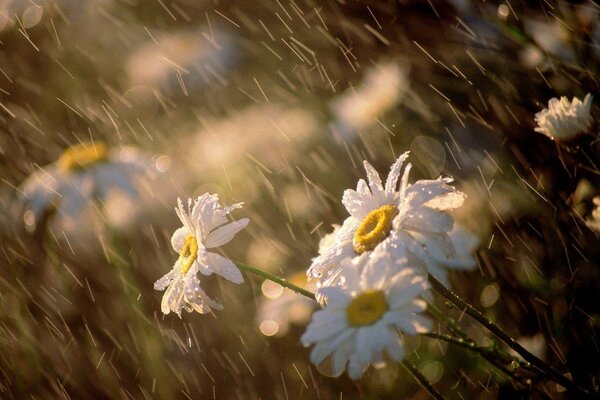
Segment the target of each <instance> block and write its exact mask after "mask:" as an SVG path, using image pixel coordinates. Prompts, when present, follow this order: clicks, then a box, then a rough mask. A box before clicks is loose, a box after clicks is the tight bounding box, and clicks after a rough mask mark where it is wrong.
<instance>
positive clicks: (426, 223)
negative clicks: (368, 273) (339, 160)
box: [307, 152, 465, 286]
mask: <svg viewBox="0 0 600 400" xmlns="http://www.w3.org/2000/svg"><path fill="white" fill-rule="evenodd" d="M407 157H408V152H406V153H404V154H403V155H401V156H400V157H399V158H398V159H397V160H396V162H395V163H394V164H393V165H392V168H391V170H390V173H389V175H388V177H387V180H386V182H385V186H384V185H383V184H382V181H381V178H380V177H379V174H378V173H377V171H375V169H374V168H373V166H371V164H369V163H368V162H367V161H365V162H364V166H365V169H366V171H367V178H368V183H367V182H365V181H364V180H363V179H360V180H359V181H358V185H357V188H356V190H351V189H348V190H346V191H345V192H344V196H343V199H342V203H343V204H344V206H345V207H346V209H347V210H348V212H349V213H350V216H349V217H348V218H347V219H346V220H345V221H344V223H343V224H342V226H341V227H340V228H339V229H338V230H337V231H336V232H335V234H334V240H332V243H331V245H330V246H329V247H328V248H326V249H322V252H321V254H320V255H319V256H318V257H316V258H315V259H313V262H312V264H311V266H310V267H309V269H308V271H307V274H308V276H309V277H313V278H320V279H321V280H323V281H324V280H328V279H329V282H328V284H326V285H321V286H328V285H330V284H332V283H333V282H332V281H331V280H332V279H333V280H335V279H336V278H332V277H335V276H336V275H337V274H338V272H339V264H340V262H341V261H342V260H343V259H345V258H347V257H351V258H352V257H355V256H357V255H361V254H364V253H369V252H371V251H373V250H375V249H376V248H378V247H382V249H383V251H385V252H386V253H388V254H389V255H392V256H394V258H405V257H408V258H410V259H411V261H413V260H420V261H421V262H422V263H423V264H424V265H425V266H426V267H427V268H428V269H429V268H435V267H436V266H437V264H436V260H435V257H433V256H432V253H435V254H438V253H441V255H443V257H444V258H446V259H454V258H455V256H456V250H455V248H454V245H453V243H452V241H451V239H450V236H449V232H450V231H452V228H453V224H454V220H453V219H452V217H451V216H450V215H449V214H448V212H447V211H448V210H452V209H454V208H457V207H459V206H460V205H462V203H463V201H464V198H465V196H464V195H463V194H462V193H461V192H459V191H457V190H455V189H454V188H453V187H452V186H449V185H448V184H449V183H450V182H452V178H448V177H440V178H438V179H434V180H419V181H417V182H415V183H414V184H412V185H411V184H409V183H408V175H409V172H410V169H411V165H410V164H408V165H407V166H406V168H404V172H402V165H403V163H404V161H405V160H406V159H407ZM400 175H402V178H401V179H400ZM399 179H400V185H399V187H398V180H399Z"/></svg>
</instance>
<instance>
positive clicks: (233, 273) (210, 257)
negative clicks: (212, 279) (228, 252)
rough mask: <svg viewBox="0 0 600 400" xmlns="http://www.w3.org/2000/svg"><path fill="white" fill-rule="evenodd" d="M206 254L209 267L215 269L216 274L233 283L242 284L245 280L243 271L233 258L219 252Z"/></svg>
mask: <svg viewBox="0 0 600 400" xmlns="http://www.w3.org/2000/svg"><path fill="white" fill-rule="evenodd" d="M206 256H207V257H206V258H207V263H208V267H209V268H210V269H211V270H213V271H214V273H215V274H217V275H220V276H222V277H223V278H225V279H227V280H229V281H231V282H233V283H237V284H240V283H242V282H244V277H243V276H242V273H241V272H240V270H239V269H238V267H236V265H235V264H234V263H233V262H232V261H231V260H229V259H228V258H225V257H223V256H221V255H219V254H216V253H210V252H208V253H207V255H206Z"/></svg>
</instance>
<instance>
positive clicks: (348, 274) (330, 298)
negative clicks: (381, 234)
mask: <svg viewBox="0 0 600 400" xmlns="http://www.w3.org/2000/svg"><path fill="white" fill-rule="evenodd" d="M341 268H342V270H343V271H344V272H343V275H344V278H345V279H344V282H345V284H344V285H338V286H330V287H324V288H321V289H320V291H321V293H322V295H323V296H324V297H325V298H326V305H325V307H324V309H323V310H320V311H317V312H315V313H314V314H313V317H312V321H311V323H310V324H309V325H308V327H307V329H306V332H305V333H304V334H303V335H302V338H301V340H302V342H303V344H304V345H305V346H309V345H312V344H314V345H315V347H314V348H313V350H312V352H311V354H310V360H311V362H312V363H314V364H316V365H318V364H321V363H322V362H323V361H324V360H325V359H327V357H330V356H331V360H332V367H333V373H334V375H339V374H341V373H342V372H343V371H344V370H345V369H346V365H347V369H348V375H349V376H350V378H352V379H358V378H359V377H360V376H361V375H362V373H363V372H364V371H365V370H366V369H367V368H368V366H369V365H371V364H376V363H377V364H381V363H385V361H386V359H391V360H394V361H400V360H401V359H402V358H403V357H404V345H403V341H402V337H401V336H400V333H399V332H403V333H406V334H409V335H414V334H417V333H421V332H426V331H428V330H429V329H430V327H431V321H430V320H428V319H426V318H425V317H423V316H421V315H419V313H421V312H422V311H424V310H425V308H426V303H425V301H424V300H422V299H420V298H419V297H420V296H421V295H423V294H424V293H425V291H426V290H427V282H426V280H425V278H424V277H423V276H422V275H420V274H418V273H417V272H416V271H415V270H414V269H413V268H411V267H409V266H408V265H407V260H406V259H396V260H392V259H391V258H390V257H387V256H386V255H385V254H383V255H382V256H381V257H371V256H368V255H363V256H360V257H355V258H354V259H350V258H347V259H345V260H344V261H343V262H342V265H341Z"/></svg>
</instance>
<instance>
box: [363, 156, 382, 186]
mask: <svg viewBox="0 0 600 400" xmlns="http://www.w3.org/2000/svg"><path fill="white" fill-rule="evenodd" d="M363 165H364V167H365V171H366V172H367V180H368V181H369V187H370V188H371V193H373V194H375V193H379V192H383V185H382V183H381V177H380V176H379V173H378V172H377V171H376V170H375V168H373V166H372V165H371V164H370V163H369V162H368V161H367V160H365V161H363Z"/></svg>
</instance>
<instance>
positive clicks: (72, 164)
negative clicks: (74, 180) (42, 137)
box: [56, 142, 108, 172]
mask: <svg viewBox="0 0 600 400" xmlns="http://www.w3.org/2000/svg"><path fill="white" fill-rule="evenodd" d="M107 158H108V147H107V146H106V144H104V143H102V142H96V143H80V144H76V145H73V146H71V147H69V148H68V149H66V150H65V151H64V152H63V153H62V154H61V156H60V157H59V159H58V161H57V162H56V163H57V165H58V169H60V170H61V171H63V172H68V171H76V170H79V169H84V168H87V167H89V166H92V165H94V164H97V163H99V162H102V161H106V159H107Z"/></svg>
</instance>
